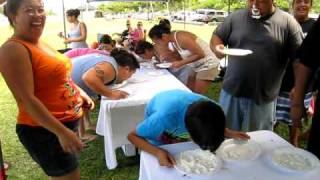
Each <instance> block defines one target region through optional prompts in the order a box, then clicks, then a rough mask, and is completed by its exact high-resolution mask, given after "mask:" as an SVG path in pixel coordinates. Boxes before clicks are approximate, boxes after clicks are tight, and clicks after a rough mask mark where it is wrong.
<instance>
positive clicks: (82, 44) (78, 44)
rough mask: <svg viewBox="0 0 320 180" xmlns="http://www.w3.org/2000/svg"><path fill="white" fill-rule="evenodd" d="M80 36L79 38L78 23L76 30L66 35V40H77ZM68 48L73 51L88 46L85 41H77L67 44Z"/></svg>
mask: <svg viewBox="0 0 320 180" xmlns="http://www.w3.org/2000/svg"><path fill="white" fill-rule="evenodd" d="M80 36H81V31H80V23H79V24H78V26H77V27H76V28H74V29H72V30H71V31H70V32H69V33H68V38H78V37H80ZM69 46H70V48H72V49H75V48H87V47H88V44H87V43H86V41H79V42H71V43H70V44H69Z"/></svg>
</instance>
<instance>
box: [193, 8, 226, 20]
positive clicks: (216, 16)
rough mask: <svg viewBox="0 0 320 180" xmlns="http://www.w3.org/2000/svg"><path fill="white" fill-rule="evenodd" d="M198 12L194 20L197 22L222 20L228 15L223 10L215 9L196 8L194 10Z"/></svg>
mask: <svg viewBox="0 0 320 180" xmlns="http://www.w3.org/2000/svg"><path fill="white" fill-rule="evenodd" d="M196 13H197V14H198V18H197V19H196V21H199V22H205V23H209V22H213V21H214V22H222V21H224V19H225V18H226V17H227V16H228V13H227V12H226V11H223V10H215V9H198V10H196Z"/></svg>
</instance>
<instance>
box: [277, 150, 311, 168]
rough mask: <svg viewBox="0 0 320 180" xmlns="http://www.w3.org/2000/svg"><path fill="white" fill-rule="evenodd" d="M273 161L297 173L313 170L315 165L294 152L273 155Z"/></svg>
mask: <svg viewBox="0 0 320 180" xmlns="http://www.w3.org/2000/svg"><path fill="white" fill-rule="evenodd" d="M272 161H273V162H275V163H277V164H278V165H280V166H283V167H286V168H288V169H291V170H295V171H306V170H311V169H313V164H312V163H311V161H310V160H309V158H307V157H304V156H302V155H300V154H296V153H292V152H288V153H286V152H282V153H276V154H275V155H273V157H272Z"/></svg>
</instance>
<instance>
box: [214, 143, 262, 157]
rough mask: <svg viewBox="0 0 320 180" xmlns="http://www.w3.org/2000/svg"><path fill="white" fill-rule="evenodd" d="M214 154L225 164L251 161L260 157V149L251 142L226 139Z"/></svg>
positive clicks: (256, 144)
mask: <svg viewBox="0 0 320 180" xmlns="http://www.w3.org/2000/svg"><path fill="white" fill-rule="evenodd" d="M216 153H217V155H218V156H219V157H220V158H221V159H223V160H224V161H226V162H244V161H252V160H254V159H256V158H258V157H259V156H260V154H261V147H260V145H259V144H258V143H257V142H255V141H253V140H248V141H241V140H235V139H228V140H225V141H224V142H223V143H222V144H221V146H220V147H219V148H218V149H217V151H216Z"/></svg>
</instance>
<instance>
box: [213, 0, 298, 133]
mask: <svg viewBox="0 0 320 180" xmlns="http://www.w3.org/2000/svg"><path fill="white" fill-rule="evenodd" d="M302 39H303V33H302V30H301V27H300V25H299V24H298V23H297V21H296V20H295V19H294V17H292V16H291V15H290V14H288V13H286V12H284V11H282V10H280V9H279V8H277V7H276V6H275V5H274V0H248V1H247V8H245V9H240V10H237V11H235V12H233V13H232V14H230V15H229V16H228V17H227V18H226V19H225V20H224V22H223V23H221V24H220V25H219V26H218V27H217V28H216V30H215V32H214V33H213V35H212V38H211V50H212V51H213V52H214V53H215V54H216V55H217V57H218V58H223V57H225V55H226V54H225V53H224V52H225V51H224V49H225V46H227V45H228V47H229V48H239V49H249V50H252V52H253V53H252V54H249V55H247V56H229V57H228V58H229V61H228V68H227V71H226V74H225V76H224V79H223V85H222V90H221V93H220V105H221V106H222V108H223V110H224V112H225V113H226V116H227V127H229V128H230V129H233V130H240V131H256V130H272V129H273V123H274V120H275V111H276V99H277V96H278V94H279V89H280V86H281V81H282V77H283V75H284V73H285V69H286V66H287V63H288V60H289V59H293V60H294V59H296V56H295V55H296V51H297V49H298V48H299V47H300V44H301V42H302Z"/></svg>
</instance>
